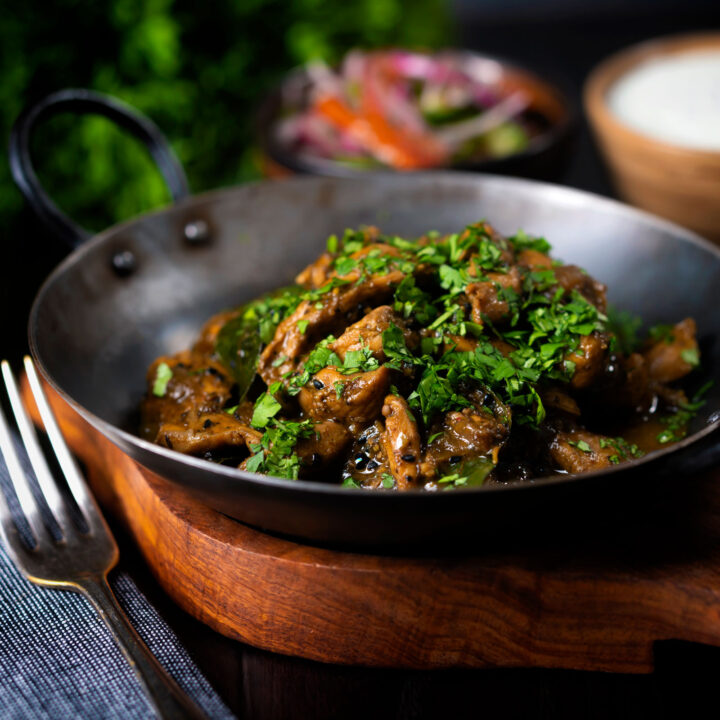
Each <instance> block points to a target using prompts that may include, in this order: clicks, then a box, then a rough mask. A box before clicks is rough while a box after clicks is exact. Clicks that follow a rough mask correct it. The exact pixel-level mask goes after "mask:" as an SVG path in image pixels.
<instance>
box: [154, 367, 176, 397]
mask: <svg viewBox="0 0 720 720" xmlns="http://www.w3.org/2000/svg"><path fill="white" fill-rule="evenodd" d="M172 376H173V372H172V370H171V369H170V366H169V365H168V364H167V363H164V362H161V363H160V364H159V365H158V366H157V370H156V371H155V381H154V382H153V388H152V391H153V395H156V396H157V397H164V396H165V393H166V392H167V386H168V383H169V382H170V378H172Z"/></svg>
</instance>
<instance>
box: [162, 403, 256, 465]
mask: <svg viewBox="0 0 720 720" xmlns="http://www.w3.org/2000/svg"><path fill="white" fill-rule="evenodd" d="M261 438H262V434H261V433H259V432H258V431H257V430H253V428H251V427H248V426H247V425H245V424H244V423H242V422H241V421H240V420H237V419H236V418H234V417H233V416H232V415H228V414H227V413H223V412H221V413H213V414H208V415H205V416H202V417H199V418H197V420H196V421H195V422H194V423H192V424H185V425H180V424H176V423H163V424H162V425H160V427H159V428H158V432H157V436H156V437H155V438H154V439H153V442H155V443H157V444H158V445H163V446H164V447H167V448H170V450H177V451H178V452H181V453H186V454H188V455H204V454H205V453H207V452H213V451H216V450H218V449H220V448H227V447H247V446H248V445H252V444H256V443H259V442H260V440H261Z"/></svg>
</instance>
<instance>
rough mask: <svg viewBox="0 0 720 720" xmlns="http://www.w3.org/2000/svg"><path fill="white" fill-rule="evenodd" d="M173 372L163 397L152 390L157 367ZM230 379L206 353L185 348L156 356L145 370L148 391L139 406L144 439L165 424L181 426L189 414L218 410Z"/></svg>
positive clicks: (228, 392)
mask: <svg viewBox="0 0 720 720" xmlns="http://www.w3.org/2000/svg"><path fill="white" fill-rule="evenodd" d="M161 364H165V365H167V366H168V367H169V368H170V371H171V373H172V375H171V377H170V380H169V381H168V383H167V385H166V387H165V388H164V392H163V394H162V396H160V397H158V396H157V395H155V393H154V392H153V388H154V385H155V380H156V378H157V372H158V367H159V366H160V365H161ZM232 386H233V380H232V378H230V377H228V376H227V374H226V372H225V369H224V368H222V366H221V365H219V364H218V363H217V362H215V361H213V360H212V359H211V358H209V357H208V356H207V355H204V354H200V353H196V352H193V351H191V350H184V351H182V352H179V353H177V354H176V355H171V356H162V357H159V358H157V359H156V360H155V362H153V364H152V365H151V366H150V368H149V369H148V374H147V394H146V396H145V401H144V402H143V405H142V418H141V433H142V436H143V437H144V438H146V439H152V438H154V437H155V436H156V435H157V434H158V429H159V427H160V426H161V425H163V424H164V423H172V424H178V425H184V424H185V422H186V419H187V417H188V416H190V417H193V418H194V417H197V416H198V415H205V414H208V413H216V412H220V410H221V409H222V408H223V407H224V406H225V404H226V403H227V402H228V400H229V399H230V396H231V392H232Z"/></svg>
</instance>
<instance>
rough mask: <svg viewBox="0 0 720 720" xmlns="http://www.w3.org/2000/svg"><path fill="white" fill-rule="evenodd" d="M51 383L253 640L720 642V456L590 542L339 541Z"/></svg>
mask: <svg viewBox="0 0 720 720" xmlns="http://www.w3.org/2000/svg"><path fill="white" fill-rule="evenodd" d="M26 398H27V394H26ZM50 399H51V402H52V404H53V406H54V408H55V410H56V412H57V414H58V415H59V418H60V420H61V425H62V427H63V429H64V432H65V435H66V437H67V439H68V442H69V444H70V445H71V447H72V448H73V450H74V451H75V453H76V454H77V455H78V456H79V458H80V459H81V460H82V461H83V462H84V463H85V465H86V466H87V468H88V471H89V481H90V483H91V485H92V488H93V490H94V492H95V493H96V496H97V497H98V499H99V501H100V502H101V504H102V505H103V507H104V508H105V509H106V510H108V511H109V512H111V513H112V515H113V516H114V517H115V518H116V519H117V520H119V521H120V522H121V523H122V524H123V525H124V527H125V528H126V529H127V530H128V531H129V533H130V534H131V535H132V536H133V537H134V539H135V541H136V542H137V545H138V546H139V548H140V550H141V552H142V554H143V556H144V558H145V560H146V561H147V563H148V565H149V566H150V568H151V569H152V571H153V573H154V575H155V577H156V578H157V581H158V582H159V583H160V585H161V586H162V587H163V588H164V590H165V591H166V592H167V594H168V595H169V596H170V597H171V598H172V599H173V600H174V601H175V602H176V603H177V604H178V605H180V607H182V608H183V609H184V610H185V611H187V612H188V613H190V614H191V615H193V616H194V617H196V618H197V619H199V620H201V621H202V622H204V623H206V624H207V625H209V626H210V627H212V628H213V629H215V630H217V631H219V632H220V633H223V634H224V635H227V636H229V637H231V638H236V639H237V640H241V641H243V642H245V643H248V644H250V645H253V646H256V647H260V648H264V649H266V650H270V651H272V652H277V653H283V654H287V655H294V656H299V657H304V658H309V659H312V660H319V661H323V662H328V663H336V664H353V665H365V666H376V667H402V668H425V669H427V668H448V667H461V668H482V667H507V668H510V667H544V668H569V669H578V670H594V671H598V670H599V671H610V672H623V673H626V672H630V673H633V672H649V671H651V670H652V667H653V645H654V643H655V642H656V641H658V640H664V639H678V640H688V641H693V642H699V643H707V644H712V645H720V482H719V481H720V472H717V471H715V472H714V473H710V474H708V475H707V476H705V477H703V478H697V479H694V480H693V481H692V482H690V481H688V480H682V479H680V480H679V481H678V493H677V497H678V502H676V503H674V506H673V508H671V509H669V510H668V511H667V512H665V513H664V514H650V515H651V516H650V517H649V518H648V519H645V520H644V519H639V520H638V524H637V526H636V528H634V529H631V531H629V532H628V531H623V532H620V531H619V530H618V529H613V528H608V529H607V530H606V532H605V533H604V534H603V536H602V537H596V538H594V539H592V540H591V541H585V542H583V543H581V544H580V543H579V542H578V541H577V540H576V539H574V538H572V537H569V538H568V539H567V542H564V543H557V542H556V543H555V544H554V545H547V544H541V543H540V542H538V544H537V546H536V547H530V548H523V549H522V551H520V550H513V551H507V552H498V551H497V550H495V551H493V552H492V553H490V552H488V553H486V554H484V555H483V554H478V555H475V556H467V555H461V554H460V551H459V553H458V556H446V557H442V556H439V557H381V556H372V555H363V554H354V553H348V552H335V551H331V550H327V549H319V548H314V547H309V546H305V545H301V544H298V543H294V542H291V541H288V540H284V539H279V538H277V537H274V536H270V535H267V534H264V533H262V532H260V531H258V530H254V529H252V528H250V527H247V526H245V525H242V524H241V523H239V522H236V521H234V520H231V519H230V518H228V517H226V516H224V515H222V514H220V513H218V512H216V511H214V510H211V509H210V508H208V507H206V506H204V505H203V504H201V503H199V502H197V501H196V500H194V499H193V498H192V497H190V496H189V495H188V494H187V493H186V492H185V491H183V490H182V489H180V488H178V487H176V486H174V485H173V484H171V483H169V482H168V481H166V480H164V479H162V478H160V477H158V476H156V475H154V474H152V473H150V472H149V471H147V470H145V469H143V468H141V467H139V466H138V465H136V464H135V463H134V462H133V461H132V460H130V459H129V458H128V457H127V456H126V455H125V454H124V453H122V452H121V451H120V450H119V449H118V448H116V447H115V446H114V445H113V444H112V443H110V442H109V441H108V440H106V439H105V438H104V437H103V436H102V435H100V434H99V433H97V432H96V431H95V430H93V429H92V428H91V427H90V426H89V425H88V424H87V423H86V422H85V421H84V420H82V419H81V418H80V417H79V416H78V415H77V414H76V413H75V412H74V411H73V410H72V409H71V408H70V407H69V406H68V405H66V404H65V403H64V402H63V401H62V400H61V399H59V398H58V397H57V396H52V395H51V398H50ZM28 404H31V403H28ZM619 499H620V501H621V494H619ZM600 534H602V533H600Z"/></svg>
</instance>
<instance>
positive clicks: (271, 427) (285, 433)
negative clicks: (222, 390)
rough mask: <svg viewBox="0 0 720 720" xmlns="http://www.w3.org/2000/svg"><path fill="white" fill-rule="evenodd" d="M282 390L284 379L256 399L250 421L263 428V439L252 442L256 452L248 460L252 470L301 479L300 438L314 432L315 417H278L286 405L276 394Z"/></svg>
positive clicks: (252, 447)
mask: <svg viewBox="0 0 720 720" xmlns="http://www.w3.org/2000/svg"><path fill="white" fill-rule="evenodd" d="M279 392H282V383H280V382H276V383H273V384H272V385H271V386H270V387H269V388H268V390H267V392H265V393H263V394H262V395H261V396H260V397H259V398H258V399H257V401H256V402H255V408H254V410H253V415H252V420H251V421H250V424H251V425H252V426H253V427H254V428H256V429H257V430H263V431H264V434H263V436H262V440H261V441H260V442H259V443H257V444H252V445H250V451H251V452H252V453H253V455H252V456H251V457H250V458H249V459H248V460H247V461H246V463H245V468H246V469H247V470H249V471H250V472H263V473H267V474H269V475H274V476H275V477H282V478H288V479H290V480H297V478H298V475H299V473H300V458H299V457H298V456H297V454H296V453H295V447H296V446H297V443H298V441H299V440H301V439H303V438H309V437H311V436H312V434H313V427H314V423H313V422H312V420H301V421H290V420H281V419H279V418H277V417H276V416H277V414H278V413H279V412H280V410H281V409H282V405H281V403H280V402H279V401H278V400H277V398H276V397H275V395H276V394H277V393H279Z"/></svg>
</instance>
